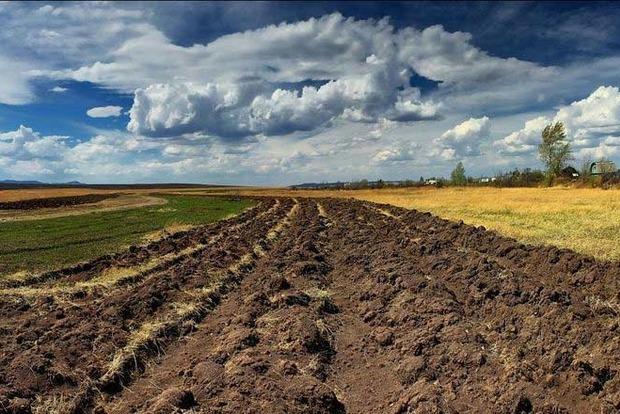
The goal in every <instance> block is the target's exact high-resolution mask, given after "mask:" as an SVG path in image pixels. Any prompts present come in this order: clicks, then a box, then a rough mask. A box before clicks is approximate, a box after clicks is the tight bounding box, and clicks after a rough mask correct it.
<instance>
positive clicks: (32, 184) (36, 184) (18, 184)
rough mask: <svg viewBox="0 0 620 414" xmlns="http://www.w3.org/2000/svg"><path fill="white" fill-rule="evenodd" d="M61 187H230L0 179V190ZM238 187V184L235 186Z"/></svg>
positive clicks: (189, 184) (220, 185) (188, 184)
mask: <svg viewBox="0 0 620 414" xmlns="http://www.w3.org/2000/svg"><path fill="white" fill-rule="evenodd" d="M49 187H52V188H61V187H84V188H100V189H108V190H116V189H119V190H122V189H153V188H155V189H157V188H194V187H201V188H211V187H230V186H229V185H222V184H191V183H158V184H85V183H82V182H80V181H69V182H66V183H44V182H42V181H36V180H24V181H20V180H0V190H12V189H19V188H49ZM235 187H239V186H235Z"/></svg>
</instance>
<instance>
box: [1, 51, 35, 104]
mask: <svg viewBox="0 0 620 414" xmlns="http://www.w3.org/2000/svg"><path fill="white" fill-rule="evenodd" d="M0 68H2V73H1V75H0V76H1V77H2V81H1V82H0V104H8V105H23V104H27V103H30V102H32V101H33V100H34V92H33V91H32V87H31V86H30V82H29V81H30V77H29V75H28V73H27V72H28V70H29V69H31V67H30V66H29V65H28V64H26V63H24V62H21V61H19V60H16V59H14V58H13V57H10V56H6V55H3V53H2V50H1V48H0Z"/></svg>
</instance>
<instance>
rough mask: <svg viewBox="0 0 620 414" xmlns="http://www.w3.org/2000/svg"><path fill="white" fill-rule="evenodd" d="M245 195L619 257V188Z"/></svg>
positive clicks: (254, 192)
mask: <svg viewBox="0 0 620 414" xmlns="http://www.w3.org/2000/svg"><path fill="white" fill-rule="evenodd" d="M239 193H240V194H243V195H276V196H294V197H339V198H349V197H352V198H357V199H361V200H367V201H373V202H377V203H386V204H392V205H395V206H399V207H405V208H410V209H417V210H420V211H430V212H432V213H433V214H436V215H438V216H440V217H443V218H447V219H451V220H463V221H464V222H465V223H468V224H473V225H477V226H480V225H482V226H485V227H486V228H488V229H493V230H497V231H499V232H500V233H502V234H505V235H507V236H510V237H514V238H515V239H517V240H519V241H521V242H524V243H529V244H536V245H543V244H551V245H555V246H558V247H566V248H570V249H573V250H575V251H578V252H581V253H585V254H589V255H592V256H595V257H597V258H599V259H605V260H620V190H617V189H612V190H602V189H598V188H569V187H552V188H495V187H466V188H458V187H457V188H453V187H450V188H442V189H436V188H401V189H381V190H343V191H337V190H325V191H315V190H299V191H290V190H284V189H260V190H258V189H256V190H250V189H246V190H243V191H241V192H239Z"/></svg>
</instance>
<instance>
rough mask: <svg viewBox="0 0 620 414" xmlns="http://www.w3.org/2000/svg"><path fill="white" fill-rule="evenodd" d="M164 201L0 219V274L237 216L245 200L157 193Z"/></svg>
mask: <svg viewBox="0 0 620 414" xmlns="http://www.w3.org/2000/svg"><path fill="white" fill-rule="evenodd" d="M162 198H165V199H166V200H167V204H165V205H161V206H152V207H142V208H136V209H131V210H122V211H111V212H100V213H91V214H84V215H80V216H68V217H60V218H53V219H45V220H36V221H19V222H6V223H0V275H7V274H11V273H15V272H20V271H28V272H39V271H44V270H50V269H56V268H60V267H64V266H68V265H70V264H73V263H77V262H80V261H84V260H90V259H93V258H95V257H98V256H101V255H102V254H107V253H112V252H115V251H119V250H121V249H123V248H126V247H127V246H128V245H131V244H138V243H140V242H141V241H142V240H143V238H144V237H145V236H147V235H149V234H152V233H153V232H155V231H158V230H161V229H165V228H171V227H175V226H179V225H199V224H204V223H209V222H213V221H216V220H220V219H223V218H225V217H227V216H230V215H233V214H237V213H239V212H240V211H242V210H243V209H245V208H247V207H249V206H250V205H251V204H252V201H250V200H240V201H235V200H230V199H226V198H209V197H197V196H174V195H166V196H162Z"/></svg>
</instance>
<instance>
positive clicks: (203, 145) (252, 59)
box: [0, 2, 620, 185]
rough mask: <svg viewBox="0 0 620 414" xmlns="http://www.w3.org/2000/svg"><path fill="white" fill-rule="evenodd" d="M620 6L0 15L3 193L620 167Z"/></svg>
mask: <svg viewBox="0 0 620 414" xmlns="http://www.w3.org/2000/svg"><path fill="white" fill-rule="evenodd" d="M619 18H620V5H618V4H616V3H607V2H588V3H579V2H538V3H529V2H519V3H499V2H480V3H473V2H466V3H453V2H450V3H441V2H418V3H412V2H406V3H400V2H388V3H384V2H381V3H379V2H322V3H320V2H309V3H300V2H296V3H294V4H291V3H280V2H260V3H259V2H248V3H239V2H238V3H224V2H213V3H206V2H199V3H191V2H186V3H144V2H139V3H127V2H123V3H120V2H119V3H70V2H69V3H51V4H46V3H43V2H41V3H0V67H2V68H3V72H2V76H3V79H2V82H0V179H3V178H7V179H38V180H43V181H50V182H58V181H69V180H80V181H83V182H89V183H105V182H110V183H129V182H171V181H176V182H182V181H184V182H205V183H208V182H211V183H229V184H233V183H238V184H274V185H278V184H291V183H296V182H301V181H317V180H318V181H333V180H349V179H360V178H368V179H375V178H379V177H381V178H384V179H404V178H417V177H419V176H421V175H423V176H431V175H447V174H448V173H449V171H450V170H451V168H452V167H453V166H454V164H455V163H456V162H458V161H463V163H464V164H465V167H466V169H467V172H468V173H469V174H472V175H490V174H494V173H496V172H498V171H501V170H506V169H509V168H514V167H537V166H539V164H538V161H537V158H536V145H537V142H538V140H539V136H540V130H541V129H542V127H544V125H545V124H546V123H548V122H552V121H562V122H564V123H565V125H566V127H567V130H568V135H569V140H570V141H571V144H572V145H573V149H574V156H575V160H574V163H575V164H576V165H578V164H580V163H581V162H582V161H583V160H586V159H598V158H602V157H606V158H611V159H614V160H616V161H620V92H619V90H618V86H620V70H619V69H618V68H620V28H619V27H618V25H617V21H619Z"/></svg>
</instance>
